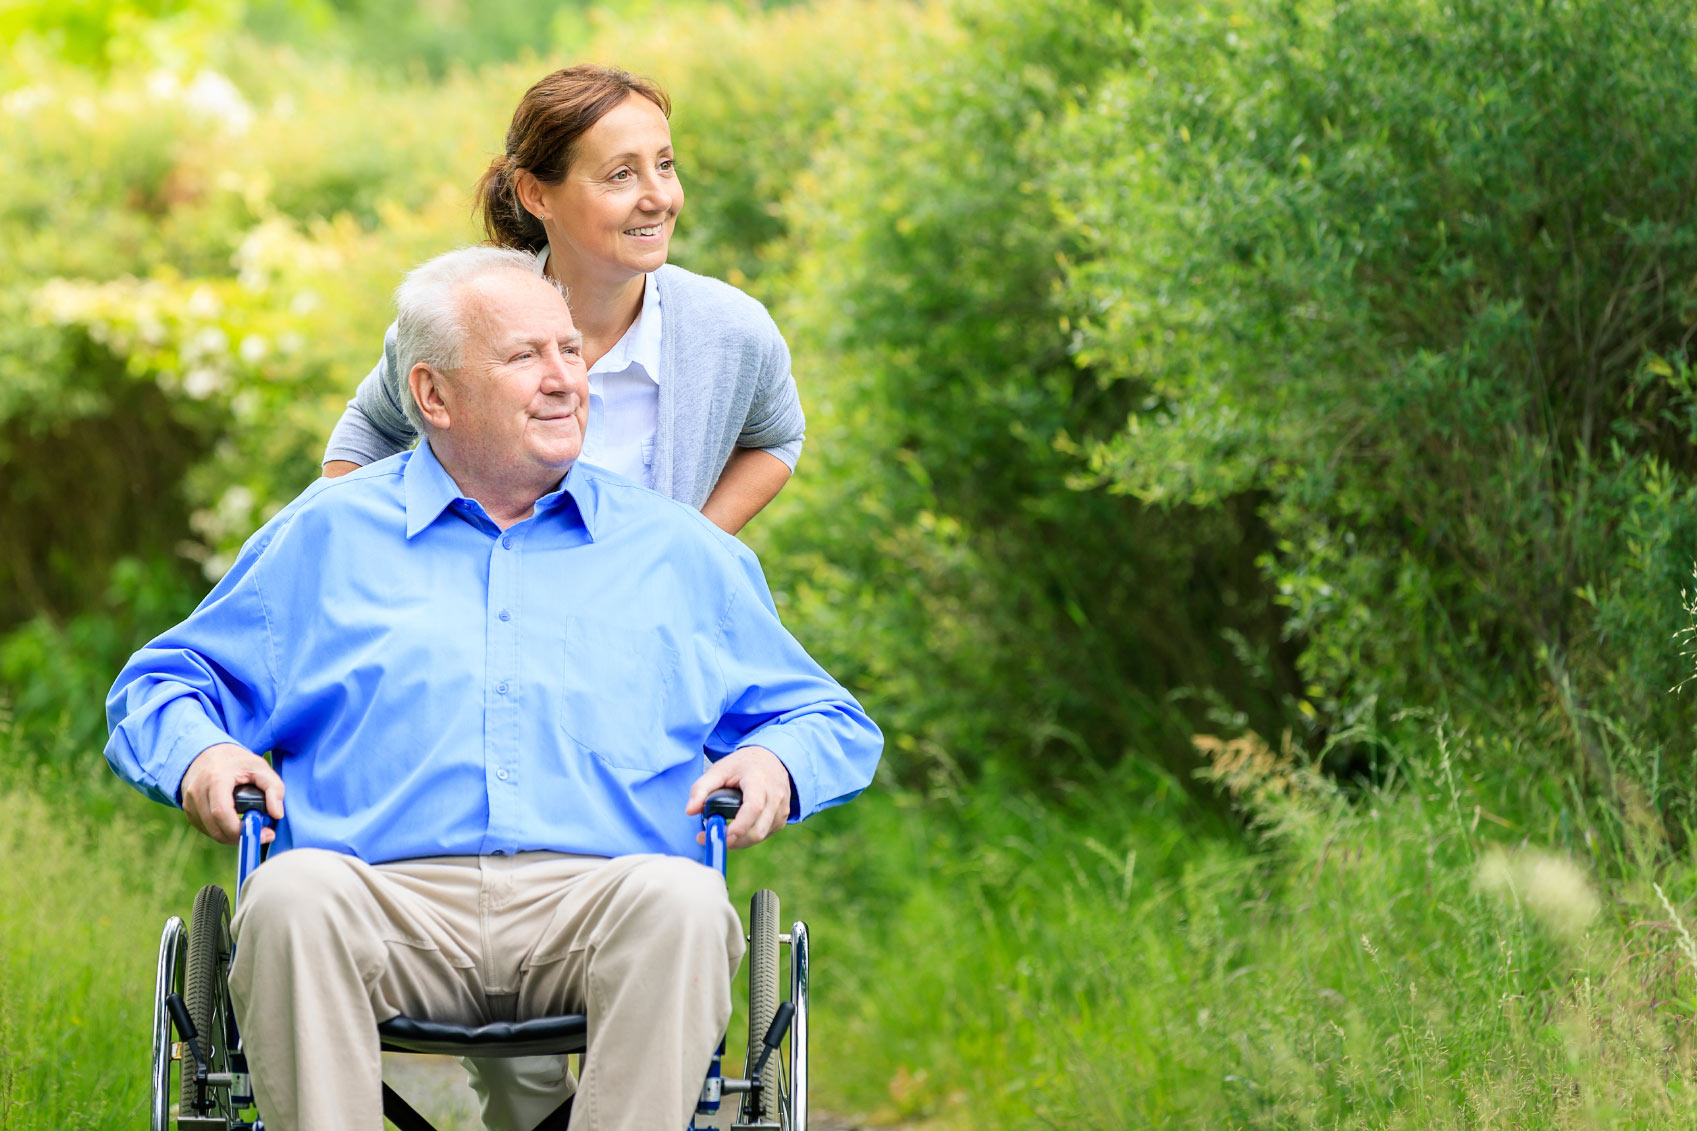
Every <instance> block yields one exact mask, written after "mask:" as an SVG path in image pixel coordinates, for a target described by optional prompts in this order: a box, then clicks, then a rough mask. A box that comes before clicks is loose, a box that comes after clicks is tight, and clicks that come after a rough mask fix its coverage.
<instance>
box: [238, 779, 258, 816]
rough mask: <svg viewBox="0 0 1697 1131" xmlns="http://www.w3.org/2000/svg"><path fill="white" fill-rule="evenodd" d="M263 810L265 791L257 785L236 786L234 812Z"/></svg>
mask: <svg viewBox="0 0 1697 1131" xmlns="http://www.w3.org/2000/svg"><path fill="white" fill-rule="evenodd" d="M254 812H259V813H263V812H265V791H264V790H263V789H260V788H259V787H258V786H257V785H238V786H237V787H236V813H237V814H238V815H240V814H242V813H254Z"/></svg>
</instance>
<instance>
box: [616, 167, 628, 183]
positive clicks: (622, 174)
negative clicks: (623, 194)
mask: <svg viewBox="0 0 1697 1131" xmlns="http://www.w3.org/2000/svg"><path fill="white" fill-rule="evenodd" d="M613 179H614V180H615V181H628V180H630V170H629V169H620V170H619V171H618V172H616V173H614V174H613Z"/></svg>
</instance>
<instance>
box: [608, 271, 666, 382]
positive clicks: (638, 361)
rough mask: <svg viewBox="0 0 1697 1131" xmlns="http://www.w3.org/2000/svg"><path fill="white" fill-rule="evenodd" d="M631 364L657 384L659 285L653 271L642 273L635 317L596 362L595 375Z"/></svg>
mask: <svg viewBox="0 0 1697 1131" xmlns="http://www.w3.org/2000/svg"><path fill="white" fill-rule="evenodd" d="M632 368H635V369H640V370H641V371H642V374H643V376H645V377H647V378H648V379H649V380H650V381H652V382H654V383H655V384H656V385H658V384H659V383H660V285H659V284H658V283H656V282H655V281H654V272H652V271H650V272H649V273H648V274H647V275H644V276H643V284H642V309H641V310H639V311H637V312H636V321H635V322H632V323H631V324H630V329H628V330H626V331H625V333H624V336H623V337H621V338H620V339H619V340H618V341H617V342H615V343H613V348H612V349H610V350H608V351H607V353H606V355H605V356H603V357H602V358H601V360H599V361H597V362H596V363H595V374H594V375H595V376H600V375H602V374H605V373H624V372H626V371H627V370H630V369H632Z"/></svg>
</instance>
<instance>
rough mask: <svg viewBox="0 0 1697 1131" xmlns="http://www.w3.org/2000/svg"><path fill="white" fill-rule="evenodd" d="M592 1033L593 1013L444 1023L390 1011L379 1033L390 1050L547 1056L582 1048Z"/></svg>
mask: <svg viewBox="0 0 1697 1131" xmlns="http://www.w3.org/2000/svg"><path fill="white" fill-rule="evenodd" d="M588 1034H589V1018H587V1017H584V1016H582V1015H580V1014H568V1015H566V1016H563V1017H537V1018H534V1019H532V1020H529V1021H493V1022H490V1023H489V1024H487V1025H444V1024H442V1023H441V1022H439V1021H419V1020H415V1019H414V1018H411V1017H391V1018H390V1019H389V1020H387V1021H384V1022H383V1023H382V1024H380V1025H378V1026H377V1035H378V1036H379V1037H380V1038H381V1039H382V1042H383V1048H384V1050H385V1051H386V1052H423V1053H436V1054H439V1055H446V1056H482V1057H497V1056H501V1057H504V1056H546V1055H548V1054H550V1053H567V1052H582V1051H583V1050H584V1046H585V1045H586V1044H587V1043H588Z"/></svg>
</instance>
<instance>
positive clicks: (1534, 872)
mask: <svg viewBox="0 0 1697 1131" xmlns="http://www.w3.org/2000/svg"><path fill="white" fill-rule="evenodd" d="M1251 746H1253V742H1252V740H1250V741H1246V742H1244V743H1237V744H1229V745H1225V746H1222V747H1220V748H1218V749H1216V751H1215V757H1216V765H1217V767H1218V774H1217V776H1219V777H1220V778H1221V784H1222V786H1223V787H1224V788H1226V789H1227V790H1229V791H1231V792H1232V793H1233V794H1234V795H1235V797H1236V799H1237V802H1238V804H1239V805H1240V806H1241V807H1242V809H1243V811H1244V812H1245V814H1246V815H1247V817H1248V818H1249V820H1250V822H1251V826H1252V829H1251V834H1250V836H1249V838H1248V840H1247V842H1246V841H1245V840H1244V839H1243V838H1240V837H1238V836H1233V835H1229V834H1226V833H1223V832H1221V831H1220V830H1219V828H1218V824H1217V822H1210V821H1209V820H1208V818H1207V817H1206V815H1205V814H1198V813H1197V812H1196V811H1195V810H1194V809H1193V808H1191V807H1189V806H1187V805H1186V804H1185V803H1184V802H1182V800H1180V799H1179V798H1178V797H1177V796H1176V795H1174V794H1172V793H1170V792H1168V793H1166V794H1165V795H1163V794H1162V792H1161V790H1160V789H1159V787H1158V785H1157V783H1154V782H1151V781H1147V780H1146V781H1143V782H1133V781H1129V780H1118V781H1116V780H1113V779H1111V778H1104V779H1103V780H1100V781H1096V782H1093V783H1090V788H1089V789H1081V790H1080V791H1079V796H1078V797H1077V798H1075V799H1074V800H1073V801H1072V802H1070V803H1063V804H1062V805H1059V806H1055V805H1045V804H1041V803H1039V802H1037V801H1036V800H1035V799H1033V798H1030V797H1024V796H1020V795H1018V794H1017V793H1016V794H1009V793H1007V792H1004V791H1001V790H998V789H996V788H995V787H994V786H993V785H991V786H987V787H985V788H982V789H980V790H978V791H976V792H974V793H973V794H971V795H970V796H964V797H957V798H955V799H953V800H951V801H949V802H947V803H945V804H936V803H932V804H920V803H918V802H917V801H916V800H915V799H914V798H912V797H907V796H902V795H895V796H888V795H886V796H882V797H869V798H867V799H863V800H862V801H861V802H859V803H857V806H858V811H857V812H854V813H852V815H851V814H850V813H847V812H845V813H844V814H843V819H842V820H841V823H840V825H839V827H837V828H832V829H829V830H826V829H825V828H823V827H822V828H821V829H820V830H819V832H818V834H817V835H815V836H813V837H811V838H810V837H809V836H808V834H807V832H806V830H804V829H798V830H793V831H791V832H787V833H786V834H785V835H784V839H783V840H782V842H780V843H779V844H777V845H774V846H773V848H772V849H770V850H768V851H767V856H766V859H765V860H764V861H763V862H762V867H763V868H766V869H769V870H770V871H771V872H772V873H773V874H782V876H783V879H782V881H781V882H782V883H783V884H785V885H787V886H788V887H789V888H790V889H791V890H792V891H793V890H797V889H799V891H800V892H801V893H802V897H803V899H805V900H806V901H807V902H808V903H809V904H810V907H809V908H808V910H809V912H810V913H811V917H812V918H813V919H815V924H814V926H815V933H816V947H817V949H818V952H819V956H818V959H817V962H818V967H819V973H818V987H819V993H820V998H821V1001H820V1005H819V1020H818V1022H817V1031H818V1034H819V1046H820V1058H819V1059H820V1063H819V1064H818V1066H817V1067H816V1072H817V1074H818V1077H819V1080H820V1087H821V1089H822V1090H823V1091H824V1093H825V1097H824V1099H825V1102H827V1103H828V1104H830V1105H832V1106H835V1107H837V1109H838V1110H848V1111H857V1112H861V1113H863V1114H865V1115H866V1116H868V1117H870V1118H872V1119H874V1120H877V1121H902V1122H905V1123H908V1124H913V1123H918V1124H920V1125H924V1126H935V1127H939V1128H941V1127H950V1128H952V1127H963V1128H964V1127H967V1126H974V1127H983V1126H996V1127H1063V1126H1064V1127H1097V1128H1125V1127H1198V1128H1201V1127H1266V1128H1296V1127H1422V1128H1425V1127H1458V1128H1459V1127H1479V1126H1516V1127H1564V1128H1565V1127H1614V1126H1623V1125H1631V1126H1639V1127H1684V1126H1689V1124H1690V1122H1691V1113H1690V1110H1689V1104H1690V1098H1691V1085H1690V1083H1689V1081H1690V1080H1691V1079H1692V1078H1693V1077H1692V1069H1693V1068H1694V1067H1697V1064H1694V1057H1693V1044H1692V1039H1691V1021H1692V1017H1693V1012H1694V1010H1697V992H1694V990H1697V978H1694V975H1697V944H1693V943H1692V941H1691V939H1690V932H1691V930H1693V929H1694V925H1693V922H1692V919H1693V913H1692V911H1691V909H1690V907H1689V905H1688V902H1689V900H1690V898H1691V896H1692V895H1693V893H1694V891H1697V882H1694V881H1697V875H1694V873H1693V870H1692V869H1691V868H1690V866H1689V865H1687V864H1685V863H1683V862H1673V861H1671V860H1667V859H1665V858H1664V859H1662V860H1661V862H1660V863H1659V864H1657V863H1652V862H1651V860H1652V859H1653V854H1651V855H1649V856H1646V855H1645V854H1634V853H1630V852H1628V853H1617V852H1616V851H1615V850H1614V848H1613V847H1611V846H1618V845H1620V844H1621V843H1622V840H1623V838H1630V836H1631V835H1632V834H1630V833H1628V832H1623V831H1621V830H1618V829H1617V830H1616V834H1617V835H1614V836H1610V835H1605V834H1604V830H1603V828H1602V825H1603V823H1605V822H1606V821H1607V820H1608V818H1607V816H1606V814H1602V813H1596V814H1587V813H1585V812H1584V811H1583V810H1582V809H1573V810H1569V811H1566V812H1561V811H1553V810H1551V809H1550V808H1548V807H1547V805H1546V803H1545V800H1544V798H1545V794H1546V788H1547V784H1548V783H1544V782H1520V783H1513V782H1510V783H1501V782H1482V781H1478V780H1475V779H1474V778H1473V777H1472V776H1471V774H1470V769H1471V767H1472V765H1473V755H1474V754H1475V753H1477V751H1476V750H1473V749H1471V748H1470V747H1469V746H1468V744H1467V743H1466V742H1465V741H1460V740H1457V739H1455V738H1454V737H1453V736H1449V735H1446V734H1444V733H1443V732H1441V731H1432V732H1430V733H1428V734H1426V735H1425V737H1424V739H1423V740H1422V739H1418V738H1414V739H1407V740H1405V744H1404V746H1403V748H1402V749H1401V751H1400V755H1399V756H1397V757H1395V758H1394V769H1393V771H1392V773H1391V775H1390V779H1389V780H1388V781H1384V782H1381V783H1380V784H1378V785H1374V786H1371V787H1364V788H1363V789H1361V790H1360V791H1358V792H1357V793H1355V794H1354V795H1346V794H1345V793H1344V792H1343V791H1341V790H1340V789H1339V788H1338V787H1337V786H1335V785H1334V784H1331V783H1330V782H1329V781H1327V780H1326V779H1324V778H1321V777H1319V776H1317V775H1315V774H1313V773H1310V772H1309V771H1307V770H1306V769H1304V768H1303V767H1302V766H1301V765H1300V764H1298V763H1296V762H1295V761H1293V760H1292V759H1290V758H1287V757H1282V756H1279V755H1277V754H1275V753H1273V752H1271V751H1268V750H1266V748H1265V747H1260V748H1258V749H1254V750H1249V749H1248V748H1249V747H1251ZM1246 754H1252V755H1253V756H1246ZM1557 792H1558V794H1559V792H1560V791H1557ZM1504 814H1509V815H1508V816H1505V815H1504ZM829 820H831V818H830V817H827V818H825V821H829ZM821 825H822V826H823V825H824V822H823V821H822V822H821ZM1534 827H1538V828H1539V829H1540V830H1541V833H1542V834H1550V835H1540V834H1535V833H1533V832H1531V831H1530V830H1531V829H1532V828H1534ZM1563 829H1566V830H1567V833H1566V834H1565V835H1563V834H1562V830H1563ZM1587 846H1590V847H1587ZM1657 884H1659V885H1660V888H1661V890H1663V891H1666V892H1667V893H1668V898H1667V900H1666V902H1664V901H1663V900H1662V899H1661V898H1660V896H1659V895H1658V893H1657V887H1656V886H1655V885H1657Z"/></svg>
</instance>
